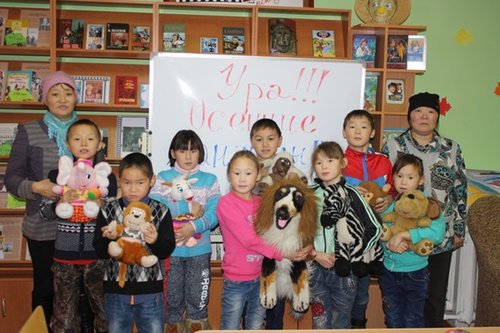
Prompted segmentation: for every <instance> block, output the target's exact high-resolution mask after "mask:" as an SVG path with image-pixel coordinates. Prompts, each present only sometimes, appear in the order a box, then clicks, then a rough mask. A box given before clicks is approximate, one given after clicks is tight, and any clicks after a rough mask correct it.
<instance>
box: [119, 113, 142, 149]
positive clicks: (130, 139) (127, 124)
mask: <svg viewBox="0 0 500 333" xmlns="http://www.w3.org/2000/svg"><path fill="white" fill-rule="evenodd" d="M117 120H118V121H117V129H116V139H117V142H116V156H118V157H125V156H127V155H128V154H130V153H135V152H145V151H144V149H145V145H143V142H144V137H145V135H146V129H147V128H148V117H147V116H143V117H125V116H119V117H118V119H117Z"/></svg>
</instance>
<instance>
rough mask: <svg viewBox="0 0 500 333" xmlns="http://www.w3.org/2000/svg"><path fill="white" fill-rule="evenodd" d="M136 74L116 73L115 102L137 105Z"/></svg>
mask: <svg viewBox="0 0 500 333" xmlns="http://www.w3.org/2000/svg"><path fill="white" fill-rule="evenodd" d="M137 82H138V78H137V76H131V75H117V76H116V80H115V104H127V105H137Z"/></svg>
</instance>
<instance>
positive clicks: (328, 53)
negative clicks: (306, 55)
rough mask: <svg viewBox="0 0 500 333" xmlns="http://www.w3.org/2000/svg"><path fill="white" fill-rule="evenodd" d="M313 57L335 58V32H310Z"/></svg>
mask: <svg viewBox="0 0 500 333" xmlns="http://www.w3.org/2000/svg"><path fill="white" fill-rule="evenodd" d="M312 47H313V56H314V57H317V58H335V31H333V30H313V31H312Z"/></svg>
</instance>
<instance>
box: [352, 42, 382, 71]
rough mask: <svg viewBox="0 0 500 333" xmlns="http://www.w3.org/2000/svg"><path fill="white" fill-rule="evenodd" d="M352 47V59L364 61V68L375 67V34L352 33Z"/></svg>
mask: <svg viewBox="0 0 500 333" xmlns="http://www.w3.org/2000/svg"><path fill="white" fill-rule="evenodd" d="M352 48H353V50H352V59H354V60H359V61H364V62H365V63H366V68H373V67H375V55H376V53H377V38H376V36H375V35H367V34H355V35H353V36H352Z"/></svg>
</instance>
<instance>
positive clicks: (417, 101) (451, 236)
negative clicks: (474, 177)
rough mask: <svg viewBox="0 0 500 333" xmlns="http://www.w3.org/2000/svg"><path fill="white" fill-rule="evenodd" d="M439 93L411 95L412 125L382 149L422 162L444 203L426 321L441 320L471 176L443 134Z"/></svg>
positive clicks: (431, 189) (428, 186)
mask: <svg viewBox="0 0 500 333" xmlns="http://www.w3.org/2000/svg"><path fill="white" fill-rule="evenodd" d="M439 110H440V108H439V96H438V95H436V94H430V93H427V92H425V93H419V94H416V95H414V96H412V97H410V104H409V108H408V123H409V124H410V128H409V129H408V130H407V131H406V132H404V133H403V134H401V135H400V136H398V137H396V138H393V139H391V140H389V141H388V142H387V143H386V144H385V145H384V147H382V152H383V153H385V154H387V155H388V156H389V159H390V160H391V162H392V163H393V164H394V162H395V161H396V159H397V158H398V156H399V154H413V155H415V156H417V157H419V158H420V159H422V161H423V164H424V173H425V174H424V177H425V183H424V192H425V194H426V195H429V196H433V197H434V198H436V199H437V200H438V201H439V202H440V204H441V210H442V211H443V212H444V219H445V222H446V233H445V237H444V240H443V242H441V244H440V245H436V246H435V248H434V251H433V255H432V256H431V257H430V258H429V272H430V280H429V293H428V294H429V296H428V299H427V302H426V306H425V320H426V327H440V326H442V325H443V318H444V309H445V302H446V289H447V286H448V275H449V270H450V264H451V255H452V252H453V251H454V250H456V249H458V248H460V247H461V246H462V245H463V241H464V237H465V225H466V208H467V176H466V174H465V162H464V158H463V156H462V150H461V149H460V146H459V144H458V143H457V142H455V141H453V140H450V139H447V138H445V137H442V136H440V135H439V133H438V132H437V131H436V126H437V124H438V122H439Z"/></svg>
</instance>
